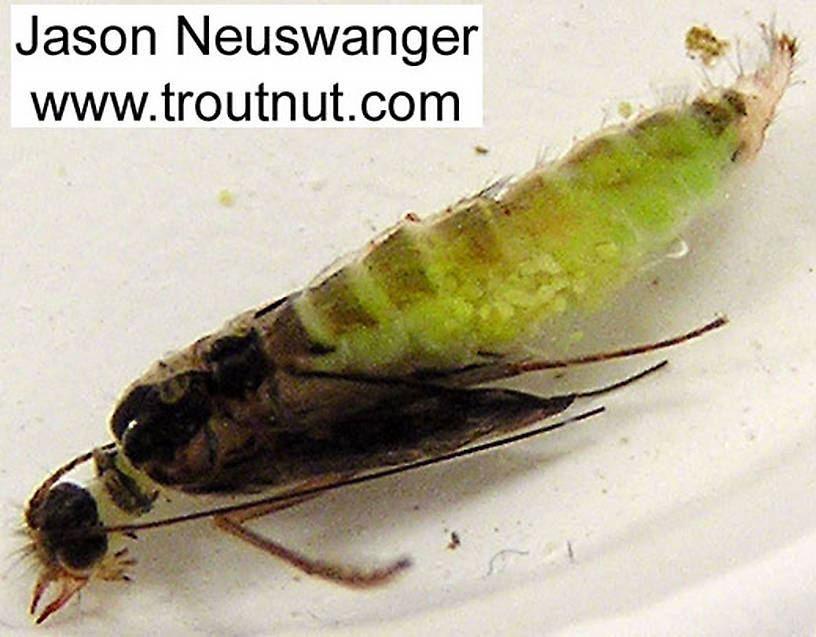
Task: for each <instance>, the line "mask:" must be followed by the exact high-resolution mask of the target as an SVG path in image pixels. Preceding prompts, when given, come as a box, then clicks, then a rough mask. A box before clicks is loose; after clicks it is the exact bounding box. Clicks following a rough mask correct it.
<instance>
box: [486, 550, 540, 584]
mask: <svg viewBox="0 0 816 637" xmlns="http://www.w3.org/2000/svg"><path fill="white" fill-rule="evenodd" d="M529 554H530V552H529V551H519V550H518V549H504V550H502V551H499V552H498V553H496V554H495V555H494V556H493V557H491V558H490V562H489V563H488V565H487V576H488V577H490V576H491V575H493V573H498V572H500V571H503V570H504V569H505V568H506V566H507V562H508V559H510V558H511V556H516V555H521V556H524V555H529ZM497 565H498V566H497Z"/></svg>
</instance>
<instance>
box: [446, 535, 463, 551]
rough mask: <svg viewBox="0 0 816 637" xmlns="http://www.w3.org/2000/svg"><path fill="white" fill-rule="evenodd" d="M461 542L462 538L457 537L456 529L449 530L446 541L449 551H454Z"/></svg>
mask: <svg viewBox="0 0 816 637" xmlns="http://www.w3.org/2000/svg"><path fill="white" fill-rule="evenodd" d="M461 544H462V540H461V539H460V538H459V534H458V533H457V532H456V531H451V534H450V542H448V548H449V549H450V550H451V551H455V550H456V549H457V548H459V546H460V545H461Z"/></svg>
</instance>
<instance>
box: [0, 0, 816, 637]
mask: <svg viewBox="0 0 816 637" xmlns="http://www.w3.org/2000/svg"><path fill="white" fill-rule="evenodd" d="M3 15H4V20H3V29H4V31H3V33H2V35H3V38H0V39H2V41H3V42H7V41H8V39H7V37H6V36H7V33H6V32H5V29H6V22H5V19H6V18H5V16H6V15H7V14H3ZM774 15H775V16H776V21H777V24H778V26H779V27H781V28H790V29H791V30H792V31H793V32H794V33H795V34H796V35H797V36H799V37H800V38H801V41H802V57H801V65H800V67H799V69H798V71H797V79H799V80H801V81H802V82H800V83H799V84H797V85H796V86H793V87H792V88H791V89H790V91H789V93H788V95H787V96H786V97H785V99H784V102H783V103H782V106H781V108H780V111H779V116H778V118H777V121H776V122H775V123H774V125H773V127H772V129H771V130H770V132H769V138H768V141H767V145H766V148H765V150H764V151H763V153H762V154H761V155H760V157H759V158H758V161H757V162H756V164H755V165H754V166H753V167H752V169H751V170H750V171H749V173H747V174H746V177H745V185H744V186H743V187H741V188H736V189H735V191H734V193H733V195H732V196H731V198H730V199H729V201H728V202H726V204H725V205H724V206H722V207H721V208H720V209H719V210H718V211H717V212H715V213H713V214H711V215H709V216H708V218H706V219H704V220H702V223H700V224H698V225H697V226H696V227H695V228H694V229H693V230H692V231H691V232H690V233H689V234H688V235H687V236H686V239H687V240H688V242H689V244H690V246H691V253H690V254H689V255H688V256H687V257H686V258H684V259H682V260H680V261H668V262H666V263H662V264H660V265H659V266H657V268H656V269H655V270H653V271H652V272H650V273H648V276H646V277H644V281H645V283H644V284H642V285H640V286H635V287H634V288H633V289H632V290H630V291H629V292H628V293H627V295H626V296H624V297H623V298H622V299H621V300H619V302H618V303H616V304H615V305H614V306H613V307H612V308H610V309H609V311H608V313H607V314H606V315H604V317H603V318H598V319H596V320H595V324H596V325H600V324H601V323H602V322H604V318H605V319H609V318H611V319H612V321H611V323H610V324H609V325H607V326H606V327H605V328H604V329H601V328H598V329H597V335H596V333H595V332H592V333H590V335H589V338H588V339H587V343H585V344H584V345H586V346H587V347H592V346H595V347H603V348H606V349H608V348H611V347H615V346H618V345H622V344H628V343H633V342H641V341H645V340H650V339H654V338H658V337H662V336H666V335H670V334H674V333H677V332H679V331H683V330H685V329H688V328H690V327H693V326H696V325H699V324H701V323H703V322H705V321H707V320H709V319H710V318H711V317H712V316H713V315H714V314H715V313H718V312H725V313H727V314H728V316H729V317H730V318H731V321H732V322H731V324H730V325H729V326H728V327H727V328H725V329H724V330H721V331H720V332H718V333H716V334H714V335H710V336H708V337H707V338H705V339H703V340H700V341H698V342H696V343H692V344H689V345H687V346H685V347H682V348H679V349H677V350H675V351H673V352H671V356H670V357H671V362H672V365H671V366H670V368H669V370H667V371H665V372H663V373H661V374H659V375H657V376H655V377H653V378H651V379H648V380H646V381H644V382H642V383H641V384H638V385H635V386H633V387H631V388H628V389H626V390H625V391H621V392H618V393H616V394H615V395H613V396H609V397H608V398H605V399H604V404H606V405H607V406H608V408H609V411H608V412H607V414H605V415H604V416H602V417H601V418H596V419H594V420H590V421H587V422H585V423H582V424H580V425H576V426H574V427H572V428H570V429H568V430H565V431H562V432H561V433H559V434H558V435H554V436H551V437H549V438H544V439H540V440H537V441H534V442H531V443H529V444H525V445H522V446H519V447H513V448H509V449H504V450H502V451H499V452H496V453H494V454H491V455H489V456H487V457H481V458H474V459H469V460H466V461H463V462H460V463H456V464H451V465H448V466H441V467H437V468H434V469H432V470H429V471H425V472H423V473H420V474H416V475H411V476H405V477H403V478H401V479H399V480H394V481H384V482H382V483H380V484H376V485H372V486H366V487H364V488H358V489H351V490H348V491H346V492H343V493H337V494H333V495H331V496H327V497H325V498H322V499H320V500H317V501H314V502H311V503H309V504H307V505H304V506H301V507H299V508H297V509H293V510H290V511H286V512H284V513H282V514H280V515H277V516H274V517H270V518H268V519H266V520H264V521H263V522H261V523H259V524H258V528H260V529H263V530H264V531H265V532H267V533H269V534H270V535H272V536H274V537H276V538H277V539H280V540H282V541H284V542H286V543H287V544H289V545H291V546H293V547H297V548H300V549H302V550H304V551H307V552H309V553H310V554H314V555H320V556H323V557H326V558H334V559H345V560H346V561H348V562H351V563H358V564H370V563H372V562H374V561H377V560H387V559H388V558H390V557H394V556H397V555H400V554H404V553H407V554H410V555H412V556H413V557H414V558H415V562H416V566H415V567H414V568H413V569H412V570H411V571H410V572H409V573H408V574H407V575H405V576H404V577H402V578H401V579H399V580H398V581H397V582H395V583H394V584H393V585H391V586H388V587H385V588H382V589H379V590H374V591H370V592H366V593H359V592H353V591H348V590H344V589H341V588H338V587H335V586H332V585H328V584H324V583H321V582H316V581H312V580H309V579H308V578H305V577H296V576H294V575H293V572H292V571H291V570H289V569H288V568H287V567H285V566H283V565H280V564H278V563H276V562H274V561H269V560H267V559H266V558H265V557H263V556H261V555H259V554H256V553H255V552H254V551H253V550H252V549H250V548H248V547H244V546H242V545H240V544H239V543H237V542H235V541H232V540H230V539H227V538H222V537H220V536H219V535H218V534H217V533H216V532H215V531H214V530H212V529H211V528H210V526H209V525H208V524H207V523H201V524H192V525H189V526H187V527H186V528H184V527H182V528H176V529H171V530H163V531H155V532H152V533H145V534H143V535H142V537H141V540H140V541H139V542H138V544H136V545H135V547H134V550H135V552H136V554H137V557H138V558H139V560H140V563H139V565H138V566H137V567H136V568H135V570H134V573H133V575H134V577H135V579H136V582H135V583H134V584H132V585H130V586H125V585H117V584H106V583H95V584H94V585H93V586H90V587H89V588H88V590H87V591H86V592H85V593H84V594H83V595H82V598H81V599H80V600H79V602H78V603H77V602H73V603H71V604H70V605H69V606H68V607H67V608H66V609H65V610H64V611H63V612H61V613H60V614H58V615H57V616H55V617H54V618H53V619H52V620H51V621H50V622H49V624H48V629H49V630H50V631H53V632H55V633H58V634H66V635H71V634H77V635H78V634H82V635H83V636H87V635H97V634H100V635H101V634H107V633H109V632H110V631H112V630H116V631H118V632H119V633H121V634H137V633H141V632H142V631H143V630H144V629H149V630H151V631H154V632H157V633H163V634H184V633H192V632H203V633H213V634H215V633H228V634H236V635H248V634H266V633H271V632H275V633H276V634H286V633H308V632H310V631H311V632H313V633H315V634H319V633H321V631H325V632H331V631H332V629H335V630H337V631H338V632H340V633H346V634H352V633H353V634H360V633H361V632H364V633H365V632H367V633H368V634H381V633H382V632H383V631H384V630H386V629H390V630H391V632H393V633H395V634H409V633H416V632H419V631H420V630H429V629H433V630H434V631H435V632H437V633H439V634H454V633H461V634H465V633H474V632H476V631H479V633H481V634H498V633H500V632H501V633H504V632H505V631H507V630H511V631H513V632H515V633H517V634H518V633H532V632H534V631H535V632H539V631H542V630H543V631H546V632H549V633H562V634H580V635H587V634H592V635H594V634H609V633H613V634H652V633H657V632H660V633H662V634H667V633H668V634H688V633H692V632H693V633H697V634H700V633H704V634H735V633H752V634H813V632H814V626H816V617H814V610H813V609H814V608H816V603H815V602H816V593H814V590H816V588H814V579H816V578H815V577H814V573H815V572H816V507H813V505H812V502H813V489H814V486H816V484H815V483H816V460H814V458H816V426H815V425H816V396H814V393H816V392H814V378H816V373H815V372H816V369H814V368H815V367H816V363H814V356H813V354H814V344H816V335H815V334H814V330H813V323H812V315H813V308H814V300H813V299H814V298H816V297H814V293H816V272H814V267H816V263H814V261H816V259H815V258H814V256H813V246H814V245H816V220H814V218H813V209H814V204H813V199H814V198H813V192H812V190H813V187H812V183H813V175H812V157H813V154H814V147H813V142H812V141H810V140H809V138H810V137H812V126H813V122H814V121H816V120H815V119H814V108H813V104H814V99H813V98H814V86H815V84H814V82H813V65H812V63H811V60H813V59H814V56H813V53H812V50H813V49H812V48H811V47H814V46H816V29H815V28H814V19H813V17H812V16H813V12H812V8H811V6H810V5H809V3H806V2H802V3H796V2H777V3H774V4H773V5H764V4H762V3H745V2H722V3H718V7H717V8H716V9H713V8H711V5H710V3H703V2H684V3H677V4H676V6H670V7H665V6H663V7H661V8H660V9H657V8H656V5H655V4H654V3H629V6H624V5H622V4H620V3H609V4H597V5H596V4H594V3H592V4H590V3H587V4H586V5H582V4H575V5H570V6H568V7H566V8H564V7H560V6H558V5H556V4H555V3H554V4H553V5H552V6H547V4H545V3H543V2H522V1H519V0H516V1H505V2H501V3H498V2H496V3H489V4H487V5H486V6H485V25H486V48H485V105H486V108H485V127H484V129H482V130H460V131H422V130H409V131H402V132H395V131H331V130H329V131H317V130H313V131H219V130H211V131H208V130H203V131H180V132H169V131H59V132H50V131H27V130H10V129H8V128H7V126H8V110H7V108H8V107H7V104H6V102H5V101H3V102H2V106H0V108H1V109H2V113H0V116H2V120H0V121H2V122H3V124H2V125H3V126H4V127H5V128H4V130H3V132H2V134H3V142H2V145H0V153H2V155H1V156H0V160H1V161H2V170H0V192H2V219H3V223H2V240H1V242H0V250H1V251H2V270H0V278H1V280H2V285H0V293H1V294H2V295H3V297H2V307H3V314H2V319H0V320H2V327H3V331H2V334H3V337H2V343H3V345H2V356H0V383H2V392H0V423H2V424H1V425H0V426H2V428H3V429H2V431H3V432H4V436H3V444H2V445H0V481H2V482H1V483H0V493H2V497H3V499H4V503H5V504H6V506H5V510H4V513H5V516H4V518H5V520H6V524H5V528H6V529H8V532H4V533H3V534H2V540H1V541H2V545H0V554H2V555H3V570H2V579H0V609H2V610H0V627H3V628H4V629H5V630H6V631H7V632H17V633H23V632H25V631H28V630H32V631H34V630H35V629H32V628H30V626H31V624H30V620H29V618H28V617H27V615H26V608H27V605H28V598H29V594H30V589H31V586H32V585H33V580H34V573H33V572H32V569H31V568H30V564H29V565H28V566H26V563H25V562H24V563H23V564H22V565H21V564H16V565H15V564H14V562H15V559H16V558H15V557H14V556H13V555H11V551H13V550H14V549H15V548H18V547H19V546H20V545H21V543H22V539H21V536H14V535H12V531H13V530H14V529H15V528H16V527H15V525H18V524H19V515H20V510H21V506H22V503H24V501H25V500H26V498H28V497H29V495H30V492H31V490H32V489H33V488H34V486H35V485H36V484H37V483H38V481H40V480H41V479H42V477H43V476H44V475H45V474H46V473H48V472H49V471H51V470H52V469H53V468H54V467H56V466H57V465H58V464H60V463H61V462H62V461H63V460H64V459H66V458H68V457H70V456H72V455H74V454H75V453H77V452H79V451H82V450H85V449H87V448H90V447H92V446H93V445H96V444H101V443H103V442H105V441H107V440H108V436H109V434H108V433H107V428H106V424H105V419H106V417H107V414H108V411H109V409H110V407H111V405H112V404H113V402H114V401H115V399H116V397H117V395H118V392H119V391H120V390H121V389H122V388H123V387H124V386H125V385H126V384H127V383H128V382H129V381H130V380H131V379H132V377H134V376H136V375H137V374H139V373H140V372H141V371H142V370H143V369H144V368H145V367H147V365H148V364H149V363H150V362H151V361H152V360H153V359H155V358H156V357H157V356H159V355H160V354H161V353H162V352H164V351H166V350H168V349H170V348H173V347H178V346H181V345H184V344H186V343H188V342H190V341H192V340H193V339H195V338H196V337H198V336H199V335H201V334H203V333H205V332H206V331H208V330H210V329H213V328H216V327H218V326H219V325H220V324H221V322H222V321H224V320H225V319H227V318H228V317H229V316H231V315H232V314H234V313H236V312H238V311H239V310H242V309H245V308H247V307H252V306H254V305H260V304H262V303H264V302H266V301H269V300H271V299H273V298H275V297H276V296H277V295H279V294H281V293H285V292H287V291H289V290H291V289H294V288H296V287H298V286H301V285H303V284H304V283H306V282H307V281H308V279H309V278H310V277H311V275H312V274H314V273H315V272H317V271H318V270H319V269H320V268H321V267H323V266H324V265H326V264H327V263H328V262H330V261H331V260H332V259H333V258H335V257H337V256H339V255H340V254H342V253H343V252H345V251H348V250H350V249H354V248H356V247H358V246H360V245H362V243H363V242H364V241H365V240H366V239H367V238H368V237H369V236H370V235H371V234H372V233H373V232H374V231H375V230H379V229H382V228H384V227H386V226H388V225H390V224H391V223H392V222H393V221H394V220H395V219H396V218H397V217H398V216H399V215H400V214H401V213H402V212H404V211H405V210H406V209H414V210H417V211H420V212H427V211H433V210H435V209H438V208H440V207H442V206H443V205H445V204H447V203H450V202H451V201H453V200H456V199H457V198H459V197H460V196H462V195H465V194H467V193H469V192H472V191H473V190H475V189H478V188H480V187H481V186H482V185H484V184H486V183H488V182H489V181H491V180H492V179H494V178H496V177H500V176H502V175H505V174H508V173H517V172H520V171H522V170H524V169H526V168H528V167H529V166H530V165H531V163H532V161H533V159H534V158H535V156H536V155H537V154H539V153H541V152H544V151H546V152H547V154H548V155H549V156H554V155H557V154H559V153H560V152H562V151H563V150H564V149H565V148H567V147H568V146H569V144H570V143H571V141H572V139H573V138H574V137H580V136H582V135H585V134H588V133H591V132H593V131H594V130H596V129H597V128H598V127H599V125H600V123H601V121H602V119H603V117H604V113H605V112H612V113H614V111H615V109H616V107H617V104H618V103H619V102H620V101H621V100H629V101H632V102H633V103H635V104H640V103H644V104H648V105H652V104H655V103H657V102H660V101H661V99H663V98H665V97H666V96H667V95H678V94H681V95H682V94H684V93H688V92H689V91H690V90H691V89H695V88H696V87H697V86H699V81H700V79H699V72H698V70H697V68H696V67H695V66H694V65H693V64H692V63H690V62H688V61H687V60H686V59H685V58H684V55H683V50H682V38H683V34H684V32H685V29H686V28H687V27H688V26H690V25H692V24H698V23H701V22H707V23H708V24H709V25H711V26H712V27H714V28H715V29H716V30H717V31H718V32H719V33H721V34H725V35H729V36H730V35H734V34H738V35H740V36H742V38H743V39H744V40H745V41H746V47H745V48H746V49H748V51H746V53H749V52H750V49H751V48H752V46H753V45H755V43H756V30H755V26H754V25H755V24H756V23H757V22H758V21H760V20H765V19H769V18H771V17H773V16H774ZM0 55H2V56H3V66H2V67H0V73H2V74H3V76H2V77H0V80H1V84H2V85H3V86H5V85H7V82H8V63H7V59H6V55H7V53H6V52H5V51H2V52H1V53H0ZM677 87H681V88H680V89H679V90H678V89H677ZM4 100H5V97H4ZM476 144H481V145H484V146H486V147H488V148H489V149H490V153H489V154H488V155H485V156H482V155H477V154H476V153H474V151H473V147H474V145H476ZM224 188H228V189H230V190H231V191H233V192H234V193H235V195H236V202H235V205H234V206H233V207H231V208H226V207H223V206H220V205H219V204H218V201H217V195H218V192H219V191H220V190H221V189H224ZM655 278H657V280H658V283H657V285H650V284H649V281H652V280H654V279H655ZM643 363H644V361H636V362H633V361H629V362H627V364H626V365H623V366H616V367H611V366H610V367H606V368H600V369H592V370H581V371H580V373H579V372H575V373H570V374H569V376H568V378H567V379H566V384H562V385H561V387H562V388H563V387H565V386H566V387H569V388H575V387H576V386H594V385H597V384H599V383H600V382H603V381H605V380H609V379H610V378H615V377H617V376H620V375H621V374H623V373H625V372H626V371H628V370H631V369H634V368H637V367H639V366H640V365H642V364H643ZM546 382H547V379H546V378H544V379H538V380H531V381H529V382H528V385H529V386H531V387H536V388H539V389H544V388H545V386H546ZM451 530H456V531H457V532H458V533H459V535H460V537H461V539H462V545H461V546H460V547H459V548H458V549H457V550H455V551H450V550H448V549H447V548H446V545H447V542H448V539H449V532H450V531H451ZM567 542H570V544H571V546H572V548H573V551H574V560H572V561H571V560H570V559H569V557H568V554H567V549H566V546H567ZM491 564H492V570H491V568H490V566H491ZM488 573H489V575H488ZM36 630H37V631H42V629H36Z"/></svg>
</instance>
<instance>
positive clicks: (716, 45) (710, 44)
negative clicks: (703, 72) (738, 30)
mask: <svg viewBox="0 0 816 637" xmlns="http://www.w3.org/2000/svg"><path fill="white" fill-rule="evenodd" d="M728 47H729V44H728V41H727V40H721V39H720V38H718V37H717V36H716V35H714V32H713V31H712V30H711V29H710V28H709V27H706V26H703V27H691V28H690V29H689V30H688V31H687V32H686V51H687V52H688V54H689V57H692V58H699V59H700V60H701V61H702V62H703V64H705V65H706V66H713V65H714V64H715V63H716V62H717V60H719V59H720V58H721V57H722V56H723V55H725V53H726V51H728Z"/></svg>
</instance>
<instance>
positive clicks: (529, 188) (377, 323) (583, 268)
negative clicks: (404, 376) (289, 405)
mask: <svg viewBox="0 0 816 637" xmlns="http://www.w3.org/2000/svg"><path fill="white" fill-rule="evenodd" d="M738 106H739V105H738V103H736V104H735V101H734V98H733V96H731V97H730V98H729V99H728V100H726V99H724V98H723V99H720V100H718V101H713V102H712V101H702V100H698V101H697V102H695V103H694V104H691V105H688V106H686V107H684V108H682V109H680V110H668V111H662V112H658V113H655V114H654V115H651V116H649V117H647V118H644V119H642V120H640V121H639V122H637V123H635V124H634V125H633V126H631V127H629V128H626V129H619V130H613V131H610V132H608V133H605V134H602V135H600V136H597V137H595V138H593V139H591V140H589V141H587V142H584V143H583V144H580V145H579V146H578V147H577V148H575V149H574V150H573V151H571V152H570V153H569V154H568V155H567V156H566V157H565V158H563V159H562V160H560V161H559V162H557V163H555V164H553V165H549V166H544V167H541V168H539V169H536V170H534V171H533V172H531V173H529V174H527V175H525V176H524V177H522V178H521V179H520V180H518V181H516V182H515V183H514V184H512V185H511V186H509V187H508V188H506V189H505V191H504V192H503V193H501V194H500V195H499V196H498V197H495V198H494V197H489V196H477V197H475V198H473V199H469V200H467V201H464V202H462V203H460V204H457V205H456V206H454V207H453V208H450V209H448V210H445V211H443V212H441V213H440V214H438V215H436V216H434V217H432V218H430V219H427V220H425V221H411V220H406V221H405V222H403V223H401V224H400V225H399V226H398V227H397V228H396V229H395V230H394V231H393V232H392V233H391V234H389V235H388V237H387V238H386V239H384V240H383V241H382V242H380V243H379V244H377V245H376V246H375V247H373V248H371V249H370V250H369V251H367V252H366V253H364V254H362V255H361V256H360V257H358V258H357V259H356V260H354V261H353V262H352V263H351V264H349V265H347V266H345V267H343V268H342V269H340V270H338V271H337V272H335V273H334V274H332V275H331V276H329V277H328V278H326V279H323V280H322V281H320V282H318V283H317V284H315V285H314V286H313V287H311V288H308V289H306V290H304V291H303V292H302V293H301V294H300V295H299V296H298V297H297V298H296V299H295V308H296V311H297V313H298V316H299V318H300V320H301V321H302V323H303V326H304V327H305V329H306V331H307V332H308V333H309V335H310V336H311V338H312V339H313V340H314V341H315V342H316V343H318V344H319V345H321V346H322V348H323V349H325V350H326V351H327V353H325V354H321V355H319V356H316V357H315V360H314V361H313V363H312V364H313V365H314V367H315V368H317V369H321V370H324V371H333V372H352V371H356V372H367V373H372V372H382V373H404V372H409V371H414V370H417V369H450V368H453V367H459V366H462V365H466V364H470V363H473V362H476V361H478V360H483V358H482V357H480V352H481V353H483V352H491V353H501V352H504V351H507V350H508V349H509V348H511V347H512V346H513V345H514V344H516V343H517V342H519V341H521V340H523V339H525V338H529V337H531V336H534V335H535V334H537V333H541V332H542V331H543V330H546V327H547V321H548V320H550V319H552V318H554V317H556V316H557V315H559V314H561V313H563V312H564V311H565V310H567V309H569V308H575V309H579V310H583V309H591V308H593V307H595V306H597V304H598V303H599V302H600V301H601V300H603V298H604V297H606V296H608V295H609V294H610V293H612V292H614V291H615V290H616V289H617V288H618V287H619V286H620V285H621V284H623V283H624V282H625V281H626V280H627V279H628V278H629V277H630V276H631V275H632V274H633V273H635V272H636V270H637V268H638V266H640V265H642V264H643V263H644V261H645V260H646V259H647V258H649V256H650V255H651V254H653V253H654V252H655V251H657V250H659V249H660V248H662V247H663V246H665V245H666V244H667V243H668V242H670V241H671V240H672V239H674V238H675V237H676V236H677V234H678V232H679V231H680V230H681V229H682V227H683V225H684V222H685V221H686V220H687V219H689V218H690V217H691V216H693V215H694V213H696V212H697V211H698V210H700V208H701V207H702V206H703V205H704V204H705V202H706V200H707V199H709V198H710V196H711V195H713V194H714V193H715V191H716V190H717V187H718V186H719V185H720V183H721V181H722V178H723V177H724V175H725V174H726V172H727V171H728V169H729V167H730V166H732V165H733V164H734V159H735V158H736V157H737V155H738V141H737V134H736V123H737V122H738V120H739V113H738V111H739V108H738Z"/></svg>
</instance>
